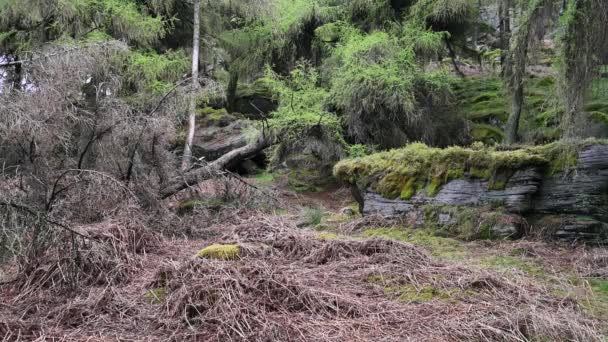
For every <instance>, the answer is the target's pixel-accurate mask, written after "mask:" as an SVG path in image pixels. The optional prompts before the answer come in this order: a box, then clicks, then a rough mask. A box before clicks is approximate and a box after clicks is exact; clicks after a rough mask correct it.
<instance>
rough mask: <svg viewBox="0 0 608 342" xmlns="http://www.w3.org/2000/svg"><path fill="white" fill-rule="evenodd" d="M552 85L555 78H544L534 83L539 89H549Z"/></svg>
mask: <svg viewBox="0 0 608 342" xmlns="http://www.w3.org/2000/svg"><path fill="white" fill-rule="evenodd" d="M554 84H555V77H553V76H545V77H543V78H541V79H540V80H539V81H538V82H537V83H536V85H537V86H539V87H551V86H553V85H554Z"/></svg>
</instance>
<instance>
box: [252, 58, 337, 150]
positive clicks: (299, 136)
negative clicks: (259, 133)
mask: <svg viewBox="0 0 608 342" xmlns="http://www.w3.org/2000/svg"><path fill="white" fill-rule="evenodd" d="M264 82H265V83H266V85H267V86H268V87H269V88H270V89H271V92H272V93H273V94H275V96H276V100H277V101H278V103H279V107H278V109H277V110H276V111H274V112H272V113H271V115H270V118H269V119H268V126H269V128H270V132H269V133H270V134H271V135H273V136H274V137H275V138H276V139H277V140H280V144H279V146H278V147H277V149H276V150H275V155H274V158H273V159H274V160H275V161H279V160H283V158H284V157H286V156H287V155H289V154H290V153H291V152H293V151H297V152H299V153H304V154H314V155H317V156H319V157H320V158H321V159H322V160H324V161H336V160H338V159H340V158H341V157H342V155H343V148H344V146H345V142H344V138H343V137H342V127H341V123H340V120H339V119H338V117H337V116H336V115H335V114H334V113H330V112H328V111H326V110H325V109H324V104H325V102H326V100H327V97H328V95H329V94H328V92H327V91H326V90H325V89H323V88H321V87H319V85H318V82H319V74H318V72H317V71H316V70H315V69H314V68H312V67H311V66H310V65H307V64H305V63H300V64H298V67H297V68H296V69H294V70H293V71H292V72H291V74H290V77H289V78H283V77H280V76H279V75H277V74H275V73H274V72H272V71H271V70H270V69H267V73H266V77H265V78H264Z"/></svg>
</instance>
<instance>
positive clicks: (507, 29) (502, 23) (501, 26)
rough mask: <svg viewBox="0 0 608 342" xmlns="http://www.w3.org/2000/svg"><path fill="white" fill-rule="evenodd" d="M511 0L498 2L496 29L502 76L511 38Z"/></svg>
mask: <svg viewBox="0 0 608 342" xmlns="http://www.w3.org/2000/svg"><path fill="white" fill-rule="evenodd" d="M510 11H511V0H500V2H499V3H498V30H499V33H500V50H501V53H500V66H501V73H502V74H503V76H504V73H505V64H506V62H507V54H508V53H509V41H510V40H511V14H510Z"/></svg>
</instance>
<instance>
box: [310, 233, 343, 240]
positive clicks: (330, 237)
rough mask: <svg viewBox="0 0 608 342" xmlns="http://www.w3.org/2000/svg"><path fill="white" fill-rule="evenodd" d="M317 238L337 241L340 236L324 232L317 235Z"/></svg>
mask: <svg viewBox="0 0 608 342" xmlns="http://www.w3.org/2000/svg"><path fill="white" fill-rule="evenodd" d="M315 238H317V239H319V240H337V239H338V235H337V234H335V233H330V232H322V233H317V234H315Z"/></svg>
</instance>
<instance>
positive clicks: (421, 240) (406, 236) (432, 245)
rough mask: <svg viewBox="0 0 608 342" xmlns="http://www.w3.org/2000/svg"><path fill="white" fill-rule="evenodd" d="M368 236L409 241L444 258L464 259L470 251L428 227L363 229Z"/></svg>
mask: <svg viewBox="0 0 608 342" xmlns="http://www.w3.org/2000/svg"><path fill="white" fill-rule="evenodd" d="M363 236H366V237H385V238H388V239H392V240H397V241H404V242H409V243H411V244H413V245H417V246H422V247H426V248H428V249H430V251H431V255H432V256H436V257H438V258H440V259H444V260H462V259H464V258H465V257H466V256H467V255H468V254H469V253H468V251H467V250H466V248H465V247H464V246H463V244H462V243H461V242H460V241H458V240H455V239H451V238H446V237H440V236H436V235H435V234H434V233H433V232H432V231H430V230H426V229H402V228H397V227H393V228H377V229H367V230H365V231H363Z"/></svg>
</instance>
